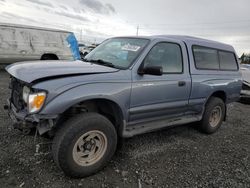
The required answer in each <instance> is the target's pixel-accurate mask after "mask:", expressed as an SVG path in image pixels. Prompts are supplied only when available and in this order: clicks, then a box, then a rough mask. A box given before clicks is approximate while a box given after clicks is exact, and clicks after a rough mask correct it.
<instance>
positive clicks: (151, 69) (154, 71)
mask: <svg viewBox="0 0 250 188" xmlns="http://www.w3.org/2000/svg"><path fill="white" fill-rule="evenodd" d="M138 74H140V75H143V74H149V75H155V76H161V75H162V74H163V70H162V66H146V67H143V68H142V69H141V70H139V71H138Z"/></svg>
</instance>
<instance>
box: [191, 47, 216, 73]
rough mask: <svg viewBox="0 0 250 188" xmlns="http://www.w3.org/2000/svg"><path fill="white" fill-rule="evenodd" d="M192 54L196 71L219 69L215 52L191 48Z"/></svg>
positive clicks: (209, 49)
mask: <svg viewBox="0 0 250 188" xmlns="http://www.w3.org/2000/svg"><path fill="white" fill-rule="evenodd" d="M193 54H194V61H195V66H196V68H197V69H215V70H216V69H220V65H219V59H218V55H217V50H215V49H211V48H206V47H201V46H193Z"/></svg>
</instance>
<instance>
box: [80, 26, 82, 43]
mask: <svg viewBox="0 0 250 188" xmlns="http://www.w3.org/2000/svg"><path fill="white" fill-rule="evenodd" d="M80 41H81V42H82V29H81V31H80Z"/></svg>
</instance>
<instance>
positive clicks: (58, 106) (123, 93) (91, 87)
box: [40, 82, 131, 119]
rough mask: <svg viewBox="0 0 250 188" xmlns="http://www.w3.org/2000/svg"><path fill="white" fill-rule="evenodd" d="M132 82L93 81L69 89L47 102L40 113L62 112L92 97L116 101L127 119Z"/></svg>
mask: <svg viewBox="0 0 250 188" xmlns="http://www.w3.org/2000/svg"><path fill="white" fill-rule="evenodd" d="M130 90H131V83H127V82H123V83H92V84H85V85H81V86H77V87H74V88H72V89H70V90H67V91H65V92H63V93H61V94H59V95H58V96H56V97H55V98H54V99H53V100H51V101H50V102H49V103H47V104H46V105H45V106H44V107H43V109H42V110H41V112H40V114H61V113H63V112H65V111H66V110H67V109H69V108H70V107H71V106H73V105H76V104H78V103H80V102H82V101H86V100H91V99H107V100H110V101H113V102H114V103H116V104H117V105H118V106H119V107H120V108H121V110H122V113H123V117H124V118H126V119H127V111H128V110H127V109H128V108H129V101H130V92H131V91H130Z"/></svg>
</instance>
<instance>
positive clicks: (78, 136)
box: [52, 113, 117, 178]
mask: <svg viewBox="0 0 250 188" xmlns="http://www.w3.org/2000/svg"><path fill="white" fill-rule="evenodd" d="M116 146H117V133H116V130H115V128H114V126H113V125H112V123H111V122H110V121H109V120H108V119H107V118H106V117H104V116H102V115H100V114H97V113H85V114H79V115H77V116H76V117H73V118H71V119H69V120H68V121H67V122H65V123H64V124H63V126H62V127H61V128H60V129H59V130H58V132H57V133H56V135H55V138H54V140H53V145H52V152H53V157H54V161H55V162H56V163H57V165H58V166H59V167H60V168H61V169H62V170H63V172H64V173H65V174H66V175H67V176H70V177H74V178H82V177H86V176H89V175H92V174H94V173H96V172H98V171H99V170H101V169H102V168H103V167H104V166H105V165H106V164H107V162H108V161H109V160H110V159H111V157H112V156H113V154H114V153H115V150H116Z"/></svg>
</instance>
